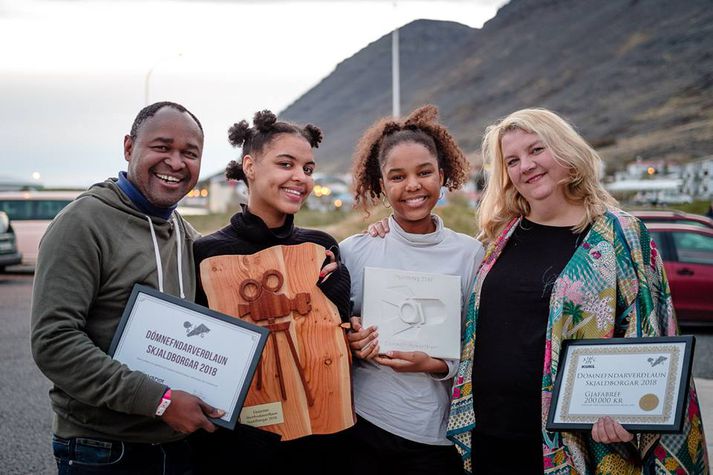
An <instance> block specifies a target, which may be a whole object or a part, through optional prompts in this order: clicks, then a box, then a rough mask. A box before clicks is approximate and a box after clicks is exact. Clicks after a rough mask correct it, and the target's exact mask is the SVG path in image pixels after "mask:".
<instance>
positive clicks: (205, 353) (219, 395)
mask: <svg viewBox="0 0 713 475" xmlns="http://www.w3.org/2000/svg"><path fill="white" fill-rule="evenodd" d="M266 339H267V330H265V329H263V328H261V327H258V326H255V325H251V324H249V323H246V322H243V321H241V320H239V319H235V318H232V317H229V316H227V315H222V314H219V313H218V312H214V311H213V310H210V309H207V308H205V307H201V306H199V305H195V304H192V303H190V302H186V301H183V300H180V299H177V298H175V297H173V296H170V295H166V294H161V293H160V292H158V291H156V290H155V289H152V288H150V287H145V286H140V285H136V286H135V287H134V291H133V293H132V295H131V298H130V299H129V303H128V305H127V307H126V310H125V312H124V316H123V318H122V323H121V324H120V326H119V328H118V329H117V333H116V335H115V337H114V341H113V342H112V346H111V349H110V352H109V353H110V354H111V355H112V357H113V358H114V359H115V360H118V361H121V362H122V363H124V364H126V365H127V366H128V367H129V368H130V369H131V370H134V371H141V372H142V373H144V374H146V375H147V376H148V377H149V378H151V379H153V380H155V381H157V382H160V383H162V384H165V385H167V386H169V387H170V388H172V389H178V390H182V391H186V392H189V393H191V394H193V395H195V396H198V397H200V398H201V399H203V400H204V401H205V402H207V403H208V404H210V405H211V406H213V407H216V408H219V409H222V410H224V411H225V415H224V416H223V417H222V418H221V420H222V423H221V422H220V420H219V421H216V423H218V424H219V425H223V426H224V427H228V428H231V429H232V428H234V427H235V421H236V420H237V416H238V412H239V410H240V407H241V406H242V403H243V401H244V399H245V394H246V392H247V389H248V387H249V386H250V382H251V381H252V376H253V374H254V371H255V367H256V364H257V361H258V359H259V357H260V354H261V353H262V349H263V347H264V345H265V341H266Z"/></svg>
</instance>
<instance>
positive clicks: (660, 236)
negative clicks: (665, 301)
mask: <svg viewBox="0 0 713 475" xmlns="http://www.w3.org/2000/svg"><path fill="white" fill-rule="evenodd" d="M646 227H647V228H648V229H649V231H650V232H651V237H652V238H653V239H654V242H655V243H656V247H658V249H659V252H660V253H661V258H662V259H663V263H664V267H665V269H666V275H667V277H668V280H669V283H670V285H671V296H672V297H673V306H674V309H675V310H676V316H677V317H678V321H679V322H680V323H683V324H696V325H699V324H709V325H713V228H706V227H701V226H696V225H690V224H677V223H650V222H649V223H646Z"/></svg>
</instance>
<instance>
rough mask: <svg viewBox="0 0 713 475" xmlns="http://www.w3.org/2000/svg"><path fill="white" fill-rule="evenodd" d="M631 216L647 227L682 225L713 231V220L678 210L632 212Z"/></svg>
mask: <svg viewBox="0 0 713 475" xmlns="http://www.w3.org/2000/svg"><path fill="white" fill-rule="evenodd" d="M631 214H633V215H634V216H636V217H637V218H639V219H640V220H642V221H643V222H645V223H646V224H647V226H648V223H681V224H691V225H693V226H703V227H707V228H712V229H713V219H710V218H708V217H706V216H701V215H700V214H692V213H684V212H683V211H676V210H671V211H661V210H642V211H632V212H631Z"/></svg>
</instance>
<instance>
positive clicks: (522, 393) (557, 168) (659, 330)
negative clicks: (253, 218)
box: [448, 109, 708, 475]
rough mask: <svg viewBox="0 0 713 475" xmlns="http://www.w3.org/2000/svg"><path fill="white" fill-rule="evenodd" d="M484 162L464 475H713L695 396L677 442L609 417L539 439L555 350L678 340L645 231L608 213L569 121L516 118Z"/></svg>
mask: <svg viewBox="0 0 713 475" xmlns="http://www.w3.org/2000/svg"><path fill="white" fill-rule="evenodd" d="M482 150H483V158H484V160H485V162H486V163H487V164H490V166H491V168H490V176H489V179H488V183H487V186H486V189H485V193H484V196H483V199H482V202H481V205H480V209H479V222H480V231H481V234H480V237H481V239H483V240H484V242H486V243H487V245H488V247H487V253H486V256H485V258H484V260H483V265H482V267H481V269H480V271H479V272H478V276H477V278H476V284H475V290H474V295H473V298H472V299H471V302H472V303H473V305H474V308H473V311H472V312H469V313H468V319H467V322H466V326H465V338H464V346H463V350H462V353H461V360H460V368H459V369H458V373H457V376H456V378H455V386H454V388H453V402H452V405H451V411H450V420H449V430H448V436H449V438H451V439H452V440H453V441H454V442H455V443H456V445H457V446H458V448H459V450H460V451H461V454H462V456H463V459H464V463H465V466H466V471H467V472H468V473H470V472H471V470H472V471H473V473H477V474H488V475H497V474H513V473H517V474H524V475H527V474H533V475H534V474H542V473H543V472H544V473H547V474H580V475H589V474H605V473H611V474H614V473H617V474H619V473H622V474H623V473H626V474H633V473H640V474H654V473H689V474H693V473H696V474H702V473H708V470H707V466H706V465H707V459H706V453H705V441H704V439H703V426H702V424H701V417H700V411H699V406H698V403H697V399H696V392H695V389H694V388H693V384H691V391H690V398H689V401H688V402H689V407H688V409H687V411H686V417H687V419H688V420H687V422H686V424H685V428H684V433H683V434H653V433H641V434H638V435H637V436H636V437H635V436H634V434H631V433H629V432H627V431H626V430H625V429H624V428H623V427H622V426H621V424H619V423H618V422H616V421H615V420H614V419H612V418H611V417H602V418H600V419H599V420H598V421H597V422H596V423H595V424H594V425H593V428H592V430H591V432H588V433H587V432H549V431H547V430H546V429H545V422H546V421H547V418H548V415H549V411H550V401H551V398H552V389H553V382H554V380H555V377H556V373H557V368H558V363H559V353H560V347H561V344H562V341H563V340H565V339H584V338H612V337H637V336H662V335H675V334H676V333H677V331H678V329H677V325H676V319H675V316H674V313H673V306H672V301H671V294H670V291H669V287H668V282H667V280H666V276H665V274H664V270H663V265H662V262H661V259H660V257H659V256H658V254H657V252H656V248H655V245H654V243H653V242H652V241H651V238H650V236H649V233H648V231H647V230H646V227H645V226H644V225H643V224H642V223H641V222H640V221H639V220H638V219H637V218H635V217H633V216H631V215H630V214H627V213H625V212H624V211H622V210H620V209H618V208H617V207H616V202H615V201H614V199H613V198H612V197H611V196H610V195H609V193H607V191H606V190H604V188H603V186H602V185H601V183H600V182H599V179H598V174H599V166H600V163H601V161H600V158H599V156H598V155H597V153H596V152H595V151H594V150H593V149H592V147H591V146H589V144H587V143H586V142H585V141H584V139H583V138H582V137H581V136H580V135H579V134H578V133H577V132H576V131H575V130H574V129H573V128H572V126H571V125H570V124H568V123H567V122H566V121H565V120H563V119H562V118H561V117H559V116H558V115H556V114H554V113H553V112H550V111H548V110H544V109H524V110H520V111H517V112H514V113H512V114H510V115H509V116H508V117H506V118H504V119H503V120H501V121H499V122H497V123H495V124H493V125H492V126H490V127H489V128H488V129H487V131H486V134H485V137H484V138H483V144H482ZM476 337H477V338H476Z"/></svg>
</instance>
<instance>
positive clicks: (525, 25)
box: [282, 0, 713, 171]
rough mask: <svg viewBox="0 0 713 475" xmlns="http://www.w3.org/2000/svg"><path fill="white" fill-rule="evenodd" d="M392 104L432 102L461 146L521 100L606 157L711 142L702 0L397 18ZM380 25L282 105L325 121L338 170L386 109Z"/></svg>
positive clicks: (299, 116)
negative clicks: (444, 18) (567, 125)
mask: <svg viewBox="0 0 713 475" xmlns="http://www.w3.org/2000/svg"><path fill="white" fill-rule="evenodd" d="M400 34H401V66H402V69H401V79H402V80H401V85H402V111H403V112H406V113H407V112H408V111H410V110H411V109H413V108H414V107H417V106H418V105H421V104H423V103H433V104H436V105H438V106H439V108H440V110H441V117H442V120H443V122H444V123H445V124H447V125H448V126H449V127H450V129H451V130H452V131H453V132H454V133H455V135H456V137H457V138H458V140H459V142H460V143H461V145H462V146H463V147H464V149H465V150H466V151H467V152H472V151H475V150H477V148H478V147H479V143H480V138H481V136H482V133H483V130H484V128H485V127H486V126H487V124H489V123H490V122H492V121H493V120H495V119H497V118H498V117H502V116H503V115H506V114H507V113H509V112H512V111H514V110H516V109H519V108H523V107H535V106H537V107H547V108H551V109H553V110H555V111H558V112H559V113H561V114H563V115H564V116H566V117H567V118H569V119H570V120H571V121H572V122H573V123H574V124H575V125H576V126H577V127H578V128H579V130H580V131H581V132H582V133H583V134H584V135H585V137H587V138H588V139H589V140H590V141H591V142H592V143H593V144H594V145H595V146H597V147H598V148H599V150H600V151H601V152H602V154H603V155H604V157H605V158H606V159H607V160H608V161H609V163H610V168H617V167H619V166H621V164H623V163H625V162H626V161H628V160H631V159H633V158H635V157H636V156H641V157H643V158H649V157H655V158H669V159H672V160H688V159H691V158H696V157H701V156H705V155H710V154H713V40H712V38H713V8H711V3H710V0H681V1H677V2H671V1H668V0H638V1H637V0H607V1H606V2H593V1H591V0H512V1H511V2H510V3H509V4H507V5H505V6H504V7H502V8H501V9H500V10H499V11H498V14H497V15H496V16H495V17H494V18H493V19H492V20H490V21H489V22H488V23H486V24H485V25H484V27H483V28H482V29H480V30H478V29H472V28H469V27H466V26H463V25H460V24H458V23H452V22H437V21H427V20H420V21H416V22H413V23H411V24H409V25H406V26H404V27H403V28H402V29H401V33H400ZM390 74H391V37H390V35H385V36H384V37H382V38H380V39H379V40H378V41H375V42H374V43H372V44H370V45H368V46H367V47H365V48H364V49H362V50H361V51H359V52H358V53H357V54H355V55H354V56H352V57H351V58H348V59H347V60H345V61H343V62H342V63H340V64H339V65H338V66H337V68H336V69H335V70H334V72H333V73H332V74H331V75H329V76H328V77H327V78H325V79H324V80H323V81H322V82H320V83H319V84H318V85H317V86H315V87H314V88H313V89H311V90H310V91H308V92H307V93H306V94H305V95H304V96H302V97H300V98H299V99H298V100H297V101H295V102H294V103H293V104H292V105H290V106H289V107H288V108H287V109H286V110H285V111H284V112H283V113H282V115H283V116H284V117H285V118H288V119H291V120H295V121H299V122H313V123H315V124H317V125H319V126H320V127H322V128H323V129H324V131H325V135H326V140H325V142H324V144H323V146H322V147H321V148H320V149H319V154H318V156H319V157H320V159H321V163H320V169H322V170H332V171H346V170H347V169H348V168H349V162H350V156H351V153H352V150H353V148H354V145H355V143H356V140H357V139H358V137H359V135H360V134H361V132H362V131H363V130H364V128H365V127H367V126H368V124H369V123H371V122H372V121H373V120H374V119H376V118H378V117H380V116H383V115H388V114H389V113H390V111H391V76H390Z"/></svg>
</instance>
